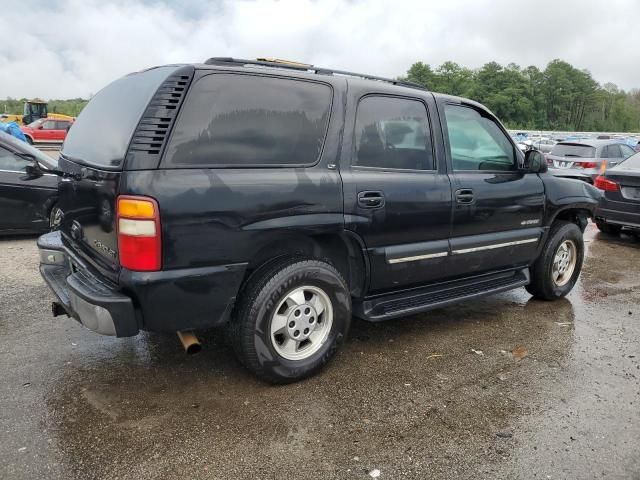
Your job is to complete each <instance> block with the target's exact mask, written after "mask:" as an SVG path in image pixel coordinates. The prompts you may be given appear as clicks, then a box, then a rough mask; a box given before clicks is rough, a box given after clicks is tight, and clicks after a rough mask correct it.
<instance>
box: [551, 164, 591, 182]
mask: <svg viewBox="0 0 640 480" xmlns="http://www.w3.org/2000/svg"><path fill="white" fill-rule="evenodd" d="M549 173H550V174H551V175H553V176H554V177H563V178H573V179H575V180H582V181H583V182H587V183H590V184H591V185H593V183H594V181H595V179H596V177H597V176H598V175H599V174H600V172H599V170H596V169H588V170H581V169H577V168H555V167H551V166H550V167H549Z"/></svg>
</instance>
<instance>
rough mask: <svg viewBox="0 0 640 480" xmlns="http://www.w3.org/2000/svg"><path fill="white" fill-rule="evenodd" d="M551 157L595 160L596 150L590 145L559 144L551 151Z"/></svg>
mask: <svg viewBox="0 0 640 480" xmlns="http://www.w3.org/2000/svg"><path fill="white" fill-rule="evenodd" d="M551 155H557V156H558V157H579V158H594V157H595V156H596V149H595V147H590V146H589V145H579V144H575V143H559V144H557V145H556V146H555V147H553V148H552V149H551Z"/></svg>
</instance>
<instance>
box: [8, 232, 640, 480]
mask: <svg viewBox="0 0 640 480" xmlns="http://www.w3.org/2000/svg"><path fill="white" fill-rule="evenodd" d="M585 236H586V242H587V243H586V245H587V258H586V262H585V268H584V271H583V274H582V276H581V278H580V280H579V282H578V284H577V286H576V288H575V289H574V290H573V291H572V292H571V294H570V295H569V296H568V297H567V299H565V300H562V301H558V302H555V303H545V302H541V301H535V300H531V298H530V296H529V295H528V294H527V293H526V292H525V291H524V289H519V290H516V291H513V292H508V293H504V294H500V295H495V296H492V297H489V298H486V299H483V300H477V301H472V302H466V303H465V304H464V305H461V306H455V307H450V308H447V309H442V310H437V311H434V312H430V313H428V314H422V315H417V316H413V317H408V318H405V319H400V320H397V321H391V322H387V323H382V324H368V323H365V322H362V321H357V320H356V321H354V324H353V328H352V331H351V335H350V339H349V340H348V342H347V345H346V346H345V348H344V349H342V351H341V352H340V353H339V354H338V355H337V357H336V358H335V359H334V361H333V362H332V363H331V365H330V366H329V368H328V369H326V370H325V371H323V372H322V373H321V374H320V375H318V376H317V377H314V378H311V379H309V380H306V381H303V382H301V383H298V384H294V385H289V386H283V387H273V386H269V385H266V384H264V383H261V382H259V381H258V380H255V379H254V378H253V377H252V376H250V374H248V373H247V372H246V371H245V370H244V369H242V368H241V367H240V366H239V365H238V364H237V362H236V360H235V359H234V357H233V356H232V354H231V352H230V350H229V349H228V348H227V347H226V346H225V345H224V344H223V342H222V341H221V338H220V336H219V334H218V332H216V331H212V332H208V333H206V334H204V335H202V340H203V346H204V349H203V352H202V353H201V354H199V355H197V356H193V357H187V356H185V355H184V353H183V352H182V350H181V348H180V346H179V344H178V342H177V340H176V339H175V337H174V336H171V335H167V336H161V335H155V334H154V335H149V334H142V335H140V336H138V337H134V338H129V339H115V338H110V337H101V336H99V335H96V334H94V333H92V332H89V331H87V330H84V329H83V328H82V327H81V326H80V325H78V324H77V323H75V322H74V321H72V320H69V319H66V318H64V317H58V318H56V319H54V318H52V317H51V315H50V311H49V310H50V302H51V299H52V296H51V294H50V292H49V291H48V289H47V287H46V285H45V284H44V282H43V281H42V279H41V278H40V275H39V274H38V259H37V249H36V246H35V239H34V238H18V239H16V238H13V239H0V265H2V267H0V376H1V377H2V379H3V380H2V382H1V383H0V432H1V433H0V435H1V437H2V442H0V478H2V479H5V478H6V479H27V478H47V479H70V478H78V479H90V478H120V479H144V478H176V477H182V478H237V479H240V478H262V479H270V478H370V477H369V475H368V473H369V472H371V471H372V470H374V469H378V470H379V471H380V478H543V479H546V478H554V479H555V478H598V477H606V478H638V477H640V441H639V440H638V439H639V438H640V413H639V412H640V293H639V289H640V275H639V272H640V242H639V241H637V240H634V239H632V238H631V237H628V236H623V237H621V238H615V239H614V238H612V237H608V236H606V235H603V234H601V233H597V230H596V229H595V227H594V226H593V225H589V227H588V229H587V232H586V234H585Z"/></svg>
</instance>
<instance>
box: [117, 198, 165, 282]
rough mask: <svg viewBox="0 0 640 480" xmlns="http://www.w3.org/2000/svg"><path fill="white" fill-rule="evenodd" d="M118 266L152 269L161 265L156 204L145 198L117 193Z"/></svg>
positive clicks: (137, 269)
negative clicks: (118, 194)
mask: <svg viewBox="0 0 640 480" xmlns="http://www.w3.org/2000/svg"><path fill="white" fill-rule="evenodd" d="M117 226H118V254H119V256H120V265H121V266H123V267H124V268H128V269H129V270H135V271H140V272H153V271H157V270H160V268H161V267H162V233H161V230H160V210H159V209H158V203H157V202H156V201H155V200H154V199H153V198H149V197H138V196H130V195H120V196H119V197H118V209H117Z"/></svg>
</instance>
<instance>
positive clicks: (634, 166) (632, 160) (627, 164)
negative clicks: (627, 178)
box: [614, 153, 640, 170]
mask: <svg viewBox="0 0 640 480" xmlns="http://www.w3.org/2000/svg"><path fill="white" fill-rule="evenodd" d="M614 168H615V169H616V170H640V153H636V154H635V155H632V156H630V157H629V158H627V159H626V160H625V161H623V162H622V163H621V164H620V165H618V166H617V167H614Z"/></svg>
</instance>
